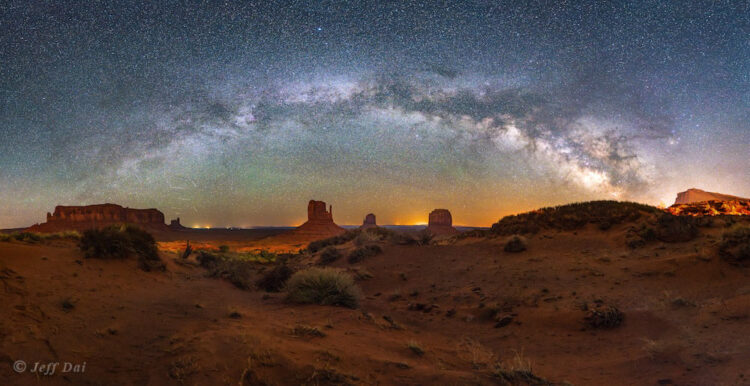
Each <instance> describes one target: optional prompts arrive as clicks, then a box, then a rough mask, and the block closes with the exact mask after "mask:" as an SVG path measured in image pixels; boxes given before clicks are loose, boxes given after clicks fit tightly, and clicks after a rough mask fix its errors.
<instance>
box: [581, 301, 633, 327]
mask: <svg viewBox="0 0 750 386" xmlns="http://www.w3.org/2000/svg"><path fill="white" fill-rule="evenodd" d="M624 319H625V314H623V313H622V311H620V310H619V309H617V307H614V306H599V307H597V308H594V309H592V310H589V312H588V314H587V315H586V317H585V318H584V321H585V322H586V324H588V326H589V327H591V328H615V327H618V326H619V325H621V324H622V322H623V320H624Z"/></svg>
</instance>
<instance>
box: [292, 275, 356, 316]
mask: <svg viewBox="0 0 750 386" xmlns="http://www.w3.org/2000/svg"><path fill="white" fill-rule="evenodd" d="M286 289H287V299H288V300H289V301H290V302H293V303H303V304H320V305H332V306H342V307H349V308H357V307H358V306H359V299H360V298H361V296H362V295H361V291H360V290H359V287H357V285H356V284H354V279H353V278H352V277H351V276H350V275H348V274H346V273H344V272H341V271H338V270H335V269H332V268H315V267H313V268H309V269H306V270H304V271H298V272H296V273H295V274H294V275H292V277H291V278H290V279H289V281H287V284H286Z"/></svg>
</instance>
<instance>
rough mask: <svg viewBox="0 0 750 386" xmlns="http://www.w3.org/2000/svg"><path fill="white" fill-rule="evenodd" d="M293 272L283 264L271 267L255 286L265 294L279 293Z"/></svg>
mask: <svg viewBox="0 0 750 386" xmlns="http://www.w3.org/2000/svg"><path fill="white" fill-rule="evenodd" d="M293 273H294V271H293V270H292V269H291V268H289V266H287V265H286V264H285V263H281V264H278V265H276V266H275V267H273V269H271V270H269V271H268V272H266V273H265V274H264V275H263V277H261V278H260V279H259V280H258V281H257V282H256V285H257V286H258V288H260V289H262V290H264V291H266V292H279V291H281V290H282V289H283V288H284V285H285V284H286V282H287V280H289V278H290V277H292V274H293Z"/></svg>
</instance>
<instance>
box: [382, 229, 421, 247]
mask: <svg viewBox="0 0 750 386" xmlns="http://www.w3.org/2000/svg"><path fill="white" fill-rule="evenodd" d="M388 239H389V241H390V242H391V243H393V244H396V245H412V244H416V243H417V240H416V239H414V237H412V236H411V235H408V234H406V233H403V232H393V234H392V235H391V236H390V237H389V238H388Z"/></svg>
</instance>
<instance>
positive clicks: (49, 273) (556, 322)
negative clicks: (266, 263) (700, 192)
mask: <svg viewBox="0 0 750 386" xmlns="http://www.w3.org/2000/svg"><path fill="white" fill-rule="evenodd" d="M625 228H626V226H617V227H614V228H612V229H610V230H609V231H600V230H598V229H594V228H593V227H592V228H590V229H586V230H582V231H578V232H576V233H571V232H556V231H550V232H545V233H541V234H538V235H536V236H533V237H530V238H529V239H528V245H529V249H528V250H527V251H525V252H522V253H517V254H512V253H506V252H503V248H502V246H503V241H504V240H505V239H504V238H499V239H466V240H462V241H459V242H457V243H455V244H452V245H432V246H424V247H418V246H392V245H386V246H385V247H384V248H385V251H384V253H383V254H381V255H378V256H375V257H371V258H369V259H367V260H365V261H364V262H362V263H360V264H358V265H357V266H356V267H355V268H356V269H358V270H359V271H360V272H369V273H370V274H372V275H373V276H374V277H373V278H371V279H367V280H363V281H360V282H359V285H360V286H361V287H362V289H363V293H364V295H365V298H364V299H363V301H362V306H361V309H359V310H350V309H343V308H337V307H324V306H299V305H291V304H287V303H286V302H285V301H284V300H283V296H284V294H283V293H280V294H270V295H268V294H266V293H263V292H260V291H242V290H239V289H236V288H234V287H233V286H232V285H231V284H229V283H228V282H225V281H222V280H218V279H212V278H207V277H205V271H204V270H203V269H201V268H199V267H193V266H187V265H181V264H177V263H175V261H174V258H175V255H174V254H171V253H166V252H165V253H164V255H163V257H164V259H165V260H166V261H167V262H168V270H167V272H164V273H147V272H142V271H140V270H139V269H138V268H137V267H136V262H135V261H134V260H127V261H103V260H86V259H83V257H82V256H81V253H80V252H79V251H78V250H77V248H75V246H74V244H73V243H70V242H64V241H56V242H53V243H51V244H45V245H27V244H22V243H17V242H12V243H9V242H2V243H0V281H2V289H0V299H1V302H0V304H2V306H1V307H2V314H1V316H0V380H1V381H2V382H0V383H2V384H3V385H29V384H139V385H145V384H153V385H160V384H178V383H183V384H188V385H212V384H227V385H230V384H231V385H237V384H243V380H244V384H342V383H344V384H346V383H349V384H383V385H386V384H404V385H416V384H455V385H459V384H460V385H464V384H497V382H498V380H497V378H495V377H493V375H492V374H491V372H492V368H493V367H494V365H495V363H496V362H500V363H504V364H506V365H507V364H508V363H509V362H510V361H512V360H513V358H514V357H515V356H516V354H519V355H522V356H523V357H524V358H526V360H528V361H530V362H531V363H532V364H533V372H534V373H535V374H536V375H538V376H541V377H543V378H545V379H548V380H550V381H553V382H562V381H568V382H571V383H573V384H577V385H619V384H622V385H650V384H658V382H661V383H662V384H668V382H672V383H673V384H679V385H713V384H723V385H745V384H750V366H748V363H750V339H749V338H748V335H747V334H748V331H750V319H748V317H749V316H750V268H741V267H736V266H732V265H729V264H727V263H726V262H724V261H722V260H721V259H719V258H718V257H717V253H716V243H717V240H718V239H719V238H720V234H721V232H722V231H723V229H720V228H711V229H702V230H701V232H702V234H701V236H700V237H699V238H698V239H696V240H695V241H692V242H687V243H679V244H664V243H659V242H656V243H653V244H650V245H648V246H646V247H644V248H641V249H636V250H630V249H628V248H627V247H626V246H625ZM224 237H225V236H221V237H217V240H213V241H207V242H211V243H216V244H220V243H221V244H226V243H236V245H240V244H242V241H241V240H231V239H225V238H224ZM254 240H255V241H253V240H250V241H248V242H247V245H253V244H254V243H256V242H257V237H256V238H255V239H254ZM334 265H335V266H339V267H342V268H343V267H345V268H347V269H351V268H352V266H351V265H349V264H348V263H347V262H346V259H341V260H340V261H338V262H336V263H335V264H334ZM596 299H601V300H603V301H604V302H605V303H607V304H613V305H616V306H617V307H619V308H620V309H621V310H622V311H623V312H624V313H625V322H624V324H623V325H622V326H620V327H619V328H615V329H612V330H591V329H586V328H584V324H583V322H582V320H583V317H584V315H585V312H584V311H582V310H581V305H582V304H584V303H589V304H591V303H592V302H593V301H594V300H596ZM65 300H68V301H69V302H70V303H72V304H73V305H74V307H73V308H72V309H69V310H65V309H64V307H63V302H64V301H65ZM417 303H421V304H424V305H427V306H428V308H429V307H430V306H431V305H435V306H436V307H434V308H432V310H430V311H429V312H424V311H415V310H410V309H409V308H410V304H417ZM482 304H483V305H484V307H481V305H482ZM495 304H497V305H500V306H504V307H505V311H503V312H504V313H507V314H514V315H515V316H514V318H513V322H511V323H510V324H509V325H507V326H505V327H501V328H494V325H495V322H494V321H492V320H489V319H487V318H484V317H483V314H486V310H487V309H488V308H490V307H492V306H494V305H495ZM413 307H414V306H412V307H411V308H413ZM501 308H502V307H501ZM449 310H455V315H453V316H448V315H447V311H449ZM233 312H236V313H239V314H240V315H241V317H239V318H232V317H230V314H231V313H233ZM384 316H388V317H389V318H390V319H392V320H393V321H395V323H397V324H398V325H399V326H400V327H401V329H395V328H393V326H392V325H391V324H390V323H389V322H387V321H385V320H384V318H383V317H384ZM297 325H307V326H313V327H317V328H318V329H319V330H320V331H322V332H324V333H325V334H326V336H324V337H298V336H295V335H294V334H292V329H293V328H294V327H295V326H297ZM410 341H414V342H418V344H419V345H420V346H421V347H422V348H423V349H424V351H425V354H424V355H423V356H418V355H416V354H414V353H413V352H412V351H411V350H410V349H409V348H408V347H407V343H408V342H410ZM19 359H22V360H25V361H27V362H29V364H30V365H33V362H37V361H39V362H50V361H60V362H63V361H68V362H74V363H81V362H84V361H85V362H86V369H85V373H83V374H71V373H68V374H61V373H60V372H59V371H60V369H58V371H57V373H56V374H54V375H50V376H42V375H34V374H29V373H28V371H27V372H25V373H23V374H17V373H15V372H14V371H13V370H12V367H11V366H12V363H13V362H14V361H16V360H19Z"/></svg>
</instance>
